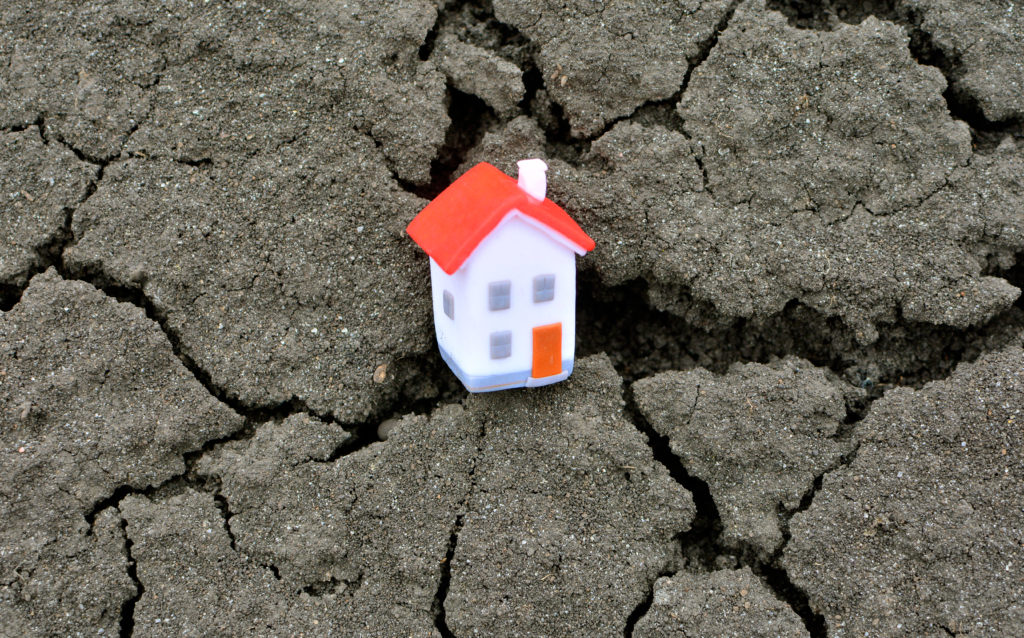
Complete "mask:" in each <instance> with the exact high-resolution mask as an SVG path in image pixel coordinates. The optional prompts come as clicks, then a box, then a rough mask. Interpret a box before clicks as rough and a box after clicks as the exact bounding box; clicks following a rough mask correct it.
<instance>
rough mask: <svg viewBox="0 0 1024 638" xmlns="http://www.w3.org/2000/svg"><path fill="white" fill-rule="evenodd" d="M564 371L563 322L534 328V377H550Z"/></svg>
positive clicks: (531, 374) (532, 373)
mask: <svg viewBox="0 0 1024 638" xmlns="http://www.w3.org/2000/svg"><path fill="white" fill-rule="evenodd" d="M561 371H562V324H561V323H550V324H548V325H546V326H537V327H536V328H534V329H533V372H531V373H530V376H532V377H533V378H534V379H540V378H542V377H550V376H551V375H553V374H558V373H559V372H561Z"/></svg>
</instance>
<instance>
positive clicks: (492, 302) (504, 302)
mask: <svg viewBox="0 0 1024 638" xmlns="http://www.w3.org/2000/svg"><path fill="white" fill-rule="evenodd" d="M511 304H512V282H511V281H508V280H507V279H506V280H505V281H494V282H491V285H490V286H488V287H487V305H488V307H489V308H490V309H491V310H507V309H508V307H509V306H510V305H511Z"/></svg>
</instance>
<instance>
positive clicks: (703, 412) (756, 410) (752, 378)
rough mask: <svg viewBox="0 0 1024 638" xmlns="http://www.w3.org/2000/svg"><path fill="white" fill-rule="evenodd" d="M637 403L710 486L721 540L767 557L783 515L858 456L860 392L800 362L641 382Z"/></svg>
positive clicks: (777, 543) (777, 542)
mask: <svg viewBox="0 0 1024 638" xmlns="http://www.w3.org/2000/svg"><path fill="white" fill-rule="evenodd" d="M633 392H634V394H635V396H636V402H637V406H638V407H639V409H640V412H641V413H642V414H643V415H644V416H645V417H646V418H647V420H648V421H649V422H650V423H651V426H652V427H653V428H654V430H655V431H657V432H658V433H659V434H661V435H662V436H665V437H667V438H668V440H669V444H670V446H671V448H672V451H673V452H674V453H675V454H676V455H677V456H679V458H680V459H681V460H682V461H683V464H684V465H685V466H686V468H687V469H688V470H689V472H690V473H691V474H693V475H694V476H695V477H697V478H699V479H700V480H702V481H705V482H707V484H708V487H709V488H710V490H711V496H712V498H714V500H715V503H716V504H717V505H718V511H719V514H720V516H721V517H722V526H723V532H722V536H721V539H720V540H721V541H722V542H723V543H724V544H725V545H728V546H730V547H733V548H736V549H737V550H739V551H749V552H754V553H757V554H759V555H760V557H761V558H762V559H767V558H768V557H770V556H771V554H772V553H773V552H774V551H775V550H776V549H777V548H778V547H779V546H780V545H781V544H782V540H783V534H782V531H783V530H782V529H781V524H782V522H783V521H782V520H781V519H780V516H779V514H780V512H786V511H788V512H792V511H794V510H796V508H797V507H798V506H799V505H800V499H801V497H802V496H803V495H804V494H805V493H807V492H808V491H809V490H810V489H811V487H812V484H813V482H814V480H815V477H816V476H820V475H822V474H824V473H825V472H826V471H827V470H828V469H831V468H832V467H834V466H835V465H837V464H838V461H839V459H840V457H841V456H842V455H843V454H844V453H847V452H849V451H850V449H851V447H852V444H851V443H850V442H849V440H848V439H849V436H848V435H847V433H845V432H843V431H842V426H843V422H844V420H846V418H847V408H846V404H847V401H848V400H853V399H854V398H855V397H856V395H857V392H858V391H857V389H856V388H854V387H852V386H850V385H848V384H845V383H843V382H841V381H839V380H838V379H835V378H834V377H833V376H832V375H830V374H829V373H828V372H827V371H824V370H822V369H820V368H815V367H814V366H813V365H811V363H810V362H808V361H804V360H801V359H797V358H787V359H783V360H779V361H775V362H773V363H772V364H770V365H767V366H766V365H762V364H759V363H749V364H737V365H735V366H733V367H732V368H730V369H729V372H728V373H726V374H725V375H724V376H717V375H715V374H713V373H711V372H708V371H707V370H704V369H703V368H696V369H694V370H690V371H687V372H665V373H662V374H659V375H655V376H653V377H649V378H647V379H643V380H641V381H638V382H636V384H634V386H633Z"/></svg>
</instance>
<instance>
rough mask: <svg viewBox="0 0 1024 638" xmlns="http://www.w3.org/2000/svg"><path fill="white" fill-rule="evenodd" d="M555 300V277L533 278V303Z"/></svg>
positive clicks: (539, 276)
mask: <svg viewBox="0 0 1024 638" xmlns="http://www.w3.org/2000/svg"><path fill="white" fill-rule="evenodd" d="M554 298H555V276H554V275H537V276H536V277H534V278H533V303H540V302H541V301H551V300H552V299H554Z"/></svg>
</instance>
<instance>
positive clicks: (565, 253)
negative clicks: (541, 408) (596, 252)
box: [435, 211, 576, 381]
mask: <svg viewBox="0 0 1024 638" xmlns="http://www.w3.org/2000/svg"><path fill="white" fill-rule="evenodd" d="M438 270H440V268H438ZM463 271H464V272H465V276H466V279H465V281H464V282H463V283H464V284H465V285H464V287H463V288H462V289H461V290H460V292H459V296H458V297H457V298H456V306H457V309H456V317H457V318H458V319H459V321H460V323H459V324H458V325H457V329H458V331H459V338H458V341H459V342H460V345H461V348H462V349H461V350H459V351H458V352H457V353H456V352H454V351H451V350H449V352H451V354H452V355H453V357H455V358H456V359H457V362H458V365H459V367H461V368H462V369H463V371H464V372H465V373H466V374H468V375H472V376H491V375H500V374H508V373H515V372H520V371H525V372H526V373H527V376H528V374H529V371H530V370H531V368H532V366H533V328H534V327H536V326H543V325H546V324H551V323H556V322H561V324H562V361H563V362H565V361H570V362H571V361H572V359H573V354H574V349H575V339H576V256H575V254H574V253H573V251H572V250H570V249H568V248H567V247H566V245H565V244H563V243H560V242H559V241H557V240H555V239H553V238H552V236H551V234H550V233H549V232H547V231H544V230H541V229H540V228H538V227H537V226H536V225H535V223H532V222H531V221H527V220H526V219H524V217H523V215H522V214H520V213H518V211H513V212H511V213H510V214H509V215H508V216H506V217H505V219H504V220H503V221H502V222H501V223H500V224H499V225H498V226H497V227H496V228H495V229H494V230H493V231H492V232H491V234H490V235H488V236H487V237H486V238H485V239H484V240H483V241H482V242H480V245H479V246H477V249H476V250H475V251H474V252H473V254H472V255H471V256H470V258H469V259H467V260H466V263H465V264H464V265H463V267H462V269H460V270H459V271H457V272H456V275H458V274H460V273H462V272H463ZM545 274H553V275H555V297H554V299H553V300H552V301H547V302H541V303H534V301H533V278H534V277H535V276H537V275H545ZM502 280H509V281H510V282H511V303H510V307H509V308H508V309H507V310H494V311H492V310H490V309H489V307H488V287H489V285H490V284H491V282H495V281H502ZM439 303H440V301H439V300H435V308H440V306H438V305H437V304H439ZM460 309H461V310H462V311H463V314H462V316H461V317H460V316H459V310H460ZM442 314H443V313H442ZM462 318H465V319H466V321H467V323H466V324H462V323H461V320H462ZM503 330H507V331H509V332H511V333H512V354H511V356H509V357H507V358H504V359H491V358H490V335H491V333H492V332H500V331H503ZM523 380H524V381H525V377H524V379H523Z"/></svg>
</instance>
